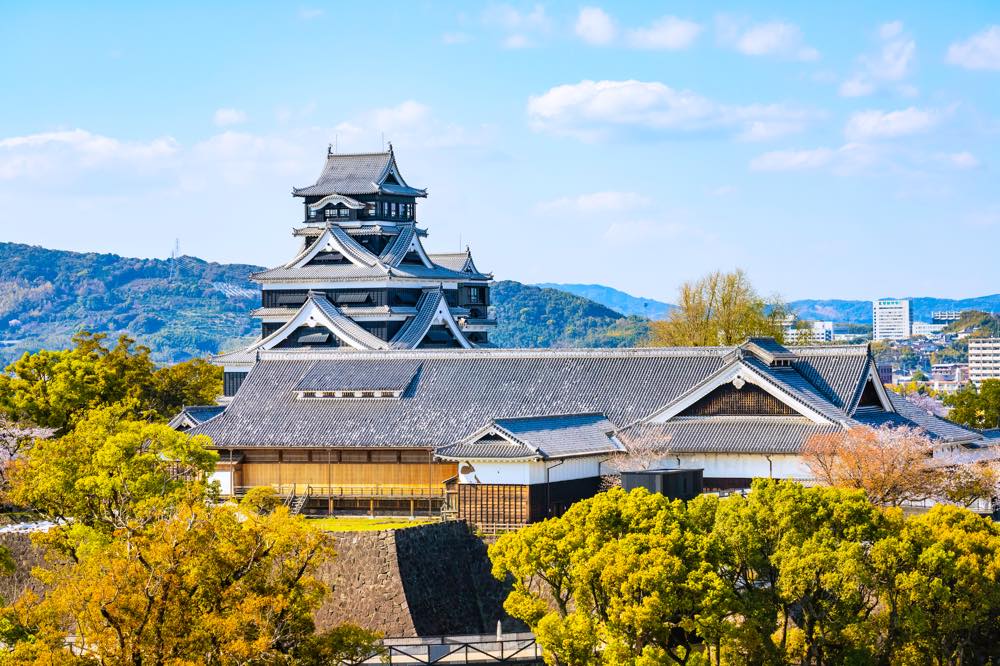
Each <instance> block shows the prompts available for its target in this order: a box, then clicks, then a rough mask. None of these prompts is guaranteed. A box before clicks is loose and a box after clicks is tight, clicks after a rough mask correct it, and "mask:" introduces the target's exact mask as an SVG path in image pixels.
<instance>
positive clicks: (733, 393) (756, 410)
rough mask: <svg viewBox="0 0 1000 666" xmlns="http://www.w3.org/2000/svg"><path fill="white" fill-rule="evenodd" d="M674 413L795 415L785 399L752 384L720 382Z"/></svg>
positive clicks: (690, 414) (682, 414) (689, 414)
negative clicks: (679, 411) (711, 389)
mask: <svg viewBox="0 0 1000 666" xmlns="http://www.w3.org/2000/svg"><path fill="white" fill-rule="evenodd" d="M678 416H797V412H796V411H795V410H794V409H792V408H791V407H790V406H788V405H787V404H786V403H784V402H782V401H781V400H778V399H777V398H776V397H774V396H773V395H771V394H770V393H768V392H767V391H765V390H764V389H762V388H760V387H759V386H757V385H755V384H747V383H744V384H742V385H741V386H740V388H737V387H736V385H735V384H734V383H733V382H730V383H728V384H723V385H722V386H719V387H718V388H716V389H715V390H713V391H712V392H711V393H709V394H708V395H705V396H703V397H701V398H699V399H698V401H697V402H695V403H694V404H693V405H691V406H690V407H687V408H686V409H684V410H683V411H682V412H681V413H680V414H678Z"/></svg>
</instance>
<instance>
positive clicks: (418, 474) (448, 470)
mask: <svg viewBox="0 0 1000 666" xmlns="http://www.w3.org/2000/svg"><path fill="white" fill-rule="evenodd" d="M240 467H241V470H240V471H241V479H240V484H241V485H245V486H269V485H274V484H279V483H281V484H291V483H295V484H297V485H298V484H312V485H327V484H329V485H365V486H369V485H396V486H422V487H425V488H426V487H427V485H428V484H432V485H433V486H434V488H435V490H439V489H440V488H441V483H442V482H443V481H444V480H445V479H448V478H450V477H452V476H455V474H457V473H458V470H457V466H456V465H455V463H432V464H427V463H424V464H422V465H421V464H415V463H414V464H407V463H337V462H334V463H332V464H329V465H328V464H325V463H318V462H282V463H281V464H280V468H279V464H278V463H277V462H271V463H259V462H254V463H250V462H245V463H243V464H242V465H241V466H240Z"/></svg>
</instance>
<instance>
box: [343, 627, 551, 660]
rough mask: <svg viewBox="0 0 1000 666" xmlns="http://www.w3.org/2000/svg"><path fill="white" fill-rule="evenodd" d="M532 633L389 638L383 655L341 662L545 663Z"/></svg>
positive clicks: (382, 651) (382, 650)
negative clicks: (495, 635)
mask: <svg viewBox="0 0 1000 666" xmlns="http://www.w3.org/2000/svg"><path fill="white" fill-rule="evenodd" d="M542 663H543V661H542V650H541V648H540V647H539V646H538V643H537V642H536V641H535V637H534V635H532V634H528V633H524V634H506V635H501V636H497V637H494V636H447V637H436V638H386V639H383V640H382V649H381V650H380V654H375V655H372V656H370V657H367V658H364V659H361V660H359V661H351V662H344V661H342V662H340V664H351V665H357V664H400V665H401V664H408V665H409V664H542Z"/></svg>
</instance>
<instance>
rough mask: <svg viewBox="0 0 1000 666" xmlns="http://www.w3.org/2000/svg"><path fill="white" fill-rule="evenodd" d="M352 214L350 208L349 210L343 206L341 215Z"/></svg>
mask: <svg viewBox="0 0 1000 666" xmlns="http://www.w3.org/2000/svg"><path fill="white" fill-rule="evenodd" d="M350 214H351V212H350V211H349V210H347V209H346V208H341V209H340V216H341V217H347V216H348V215H350Z"/></svg>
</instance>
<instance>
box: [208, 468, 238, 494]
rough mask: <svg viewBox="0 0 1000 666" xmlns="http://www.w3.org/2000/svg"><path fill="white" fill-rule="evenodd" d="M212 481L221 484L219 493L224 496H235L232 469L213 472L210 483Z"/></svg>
mask: <svg viewBox="0 0 1000 666" xmlns="http://www.w3.org/2000/svg"><path fill="white" fill-rule="evenodd" d="M212 481H218V482H219V492H220V493H221V494H222V495H223V496H227V495H232V494H233V473H232V471H231V470H230V469H228V468H227V469H224V470H222V471H219V470H216V471H214V472H212V476H211V477H210V478H209V482H212Z"/></svg>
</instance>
